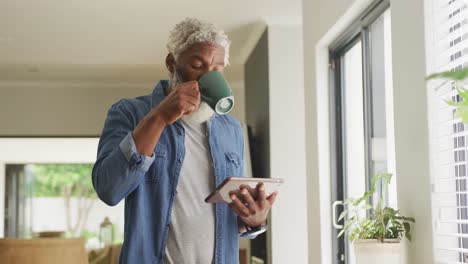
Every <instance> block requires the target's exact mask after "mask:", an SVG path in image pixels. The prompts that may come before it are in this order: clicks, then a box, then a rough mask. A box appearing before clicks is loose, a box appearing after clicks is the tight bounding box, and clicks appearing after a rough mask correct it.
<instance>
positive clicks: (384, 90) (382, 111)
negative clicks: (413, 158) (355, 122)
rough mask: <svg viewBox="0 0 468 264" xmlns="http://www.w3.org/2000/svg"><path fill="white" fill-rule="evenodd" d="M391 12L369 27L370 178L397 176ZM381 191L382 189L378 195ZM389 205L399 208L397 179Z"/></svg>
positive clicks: (388, 195) (386, 192) (387, 192)
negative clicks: (384, 174)
mask: <svg viewBox="0 0 468 264" xmlns="http://www.w3.org/2000/svg"><path fill="white" fill-rule="evenodd" d="M390 22H391V21H390V10H387V11H386V12H385V13H384V14H382V15H381V16H380V17H379V18H378V19H377V20H376V21H375V22H374V23H372V25H370V27H369V38H370V42H369V43H370V50H369V52H370V69H371V70H370V76H371V78H370V80H371V83H370V87H369V89H370V94H369V98H370V104H369V105H370V117H371V122H370V128H369V131H370V137H371V138H370V144H371V156H370V162H371V175H369V177H372V176H373V175H375V174H377V173H382V172H389V173H392V174H394V172H395V169H394V167H395V166H394V163H395V162H394V158H393V157H394V149H393V134H392V133H391V132H390V133H389V131H393V108H392V107H393V104H392V103H391V102H392V98H393V94H392V93H393V92H392V91H393V89H392V62H391V59H392V58H391V42H392V40H391V27H390V24H391V23H390ZM380 189H381V188H379V191H381V190H380ZM384 196H385V200H386V203H388V204H390V205H391V206H396V179H395V177H393V178H392V184H391V185H390V188H389V190H384Z"/></svg>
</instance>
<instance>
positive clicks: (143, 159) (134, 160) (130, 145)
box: [119, 132, 154, 172]
mask: <svg viewBox="0 0 468 264" xmlns="http://www.w3.org/2000/svg"><path fill="white" fill-rule="evenodd" d="M119 147H120V150H121V151H122V153H123V155H124V156H125V159H127V161H128V162H129V164H130V166H135V168H136V169H138V170H141V171H143V172H147V171H148V169H149V167H150V166H151V164H153V161H154V153H153V155H151V157H149V156H145V155H141V154H140V153H138V151H137V149H136V145H135V141H134V140H133V136H132V132H128V134H127V136H126V137H125V138H124V139H123V140H122V141H121V142H120V145H119Z"/></svg>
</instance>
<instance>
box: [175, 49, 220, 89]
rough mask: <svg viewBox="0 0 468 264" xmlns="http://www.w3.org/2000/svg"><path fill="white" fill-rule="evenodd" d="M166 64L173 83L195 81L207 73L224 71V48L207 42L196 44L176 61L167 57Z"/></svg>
mask: <svg viewBox="0 0 468 264" xmlns="http://www.w3.org/2000/svg"><path fill="white" fill-rule="evenodd" d="M166 62H167V67H168V69H169V71H170V72H171V79H172V80H173V81H175V82H187V81H195V80H198V79H200V77H201V76H202V75H203V74H205V73H207V72H209V71H219V72H221V73H222V72H223V71H224V48H223V47H222V46H220V45H217V44H214V43H209V42H202V43H196V44H194V45H192V46H191V47H190V48H188V49H186V50H185V51H184V52H182V53H181V54H180V55H179V57H178V58H177V60H175V59H174V58H173V57H172V55H169V56H168V58H167V61H166Z"/></svg>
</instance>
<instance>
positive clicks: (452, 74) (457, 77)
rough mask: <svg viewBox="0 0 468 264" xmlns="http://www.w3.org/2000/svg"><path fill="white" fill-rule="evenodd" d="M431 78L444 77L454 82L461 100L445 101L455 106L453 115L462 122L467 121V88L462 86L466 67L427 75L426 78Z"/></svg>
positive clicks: (467, 71)
mask: <svg viewBox="0 0 468 264" xmlns="http://www.w3.org/2000/svg"><path fill="white" fill-rule="evenodd" d="M433 79H446V80H449V81H453V82H454V86H455V89H456V90H457V93H458V95H460V97H461V98H462V101H461V102H454V101H453V100H447V101H446V102H447V104H449V105H451V106H454V107H455V108H456V112H455V117H459V118H461V119H462V122H463V123H468V90H467V89H465V88H463V81H464V80H466V79H468V68H465V69H460V70H457V71H446V72H441V73H435V74H432V75H430V76H428V77H427V80H433Z"/></svg>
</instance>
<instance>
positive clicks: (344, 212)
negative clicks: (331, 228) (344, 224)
mask: <svg viewBox="0 0 468 264" xmlns="http://www.w3.org/2000/svg"><path fill="white" fill-rule="evenodd" d="M347 214H348V210H344V211H343V212H341V214H340V216H339V217H338V222H339V221H341V219H343V218H345V217H346V215H347Z"/></svg>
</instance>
